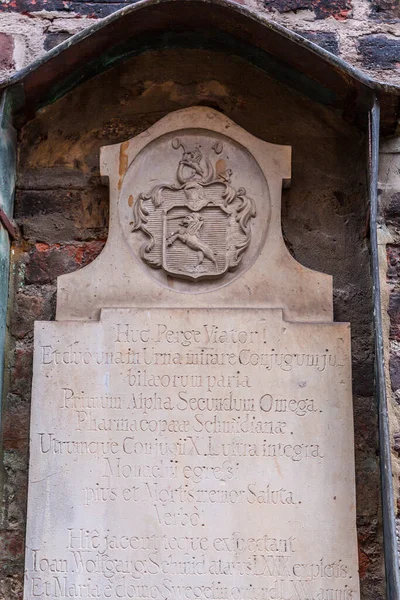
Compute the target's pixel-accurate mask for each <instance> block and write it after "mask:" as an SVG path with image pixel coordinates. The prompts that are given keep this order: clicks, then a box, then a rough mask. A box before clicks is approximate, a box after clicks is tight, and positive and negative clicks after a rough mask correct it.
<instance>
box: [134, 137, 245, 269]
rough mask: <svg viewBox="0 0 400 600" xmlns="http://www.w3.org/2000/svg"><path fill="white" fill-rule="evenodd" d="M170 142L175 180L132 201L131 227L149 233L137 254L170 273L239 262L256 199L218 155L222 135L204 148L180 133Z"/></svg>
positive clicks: (221, 147) (229, 266)
mask: <svg viewBox="0 0 400 600" xmlns="http://www.w3.org/2000/svg"><path fill="white" fill-rule="evenodd" d="M172 147H173V149H174V150H175V151H176V152H179V153H180V157H179V156H177V169H176V175H175V178H176V179H175V182H171V183H162V184H159V185H156V186H154V187H153V188H152V189H151V190H150V192H148V193H141V194H140V195H139V197H138V198H137V199H136V201H135V202H134V204H133V220H132V223H131V224H132V232H136V231H139V230H140V231H142V232H143V233H144V234H146V236H148V238H149V239H148V240H146V241H145V242H144V243H143V245H142V246H141V248H140V256H141V258H142V259H143V260H144V261H145V262H146V263H147V264H148V265H150V266H151V267H153V268H157V269H161V268H162V269H164V271H165V272H166V273H168V274H169V275H171V276H173V277H179V278H185V279H190V280H193V281H199V280H201V279H211V278H215V277H220V276H222V275H223V274H224V273H226V272H227V271H232V270H234V269H236V268H237V267H238V266H239V264H240V262H241V260H242V257H243V253H244V252H245V250H246V248H248V246H249V244H250V239H251V220H252V219H253V218H254V217H255V216H256V208H255V203H254V201H253V200H252V198H249V197H248V196H247V194H246V190H245V189H244V188H242V187H241V188H238V189H235V188H234V187H233V186H232V184H231V177H232V172H231V170H230V169H228V168H226V164H225V161H224V160H222V159H219V160H218V155H220V154H221V152H222V150H223V144H222V142H221V141H215V142H214V143H213V144H212V146H211V147H210V148H209V149H208V152H206V153H205V152H203V150H202V148H201V146H200V145H196V146H194V147H192V148H188V144H187V143H185V141H184V140H182V139H180V138H175V139H174V140H173V141H172ZM212 158H214V161H215V162H213V160H212Z"/></svg>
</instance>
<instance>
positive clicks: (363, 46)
mask: <svg viewBox="0 0 400 600" xmlns="http://www.w3.org/2000/svg"><path fill="white" fill-rule="evenodd" d="M358 51H359V53H360V56H361V61H362V63H363V65H364V66H365V67H368V68H370V69H371V68H373V67H375V68H379V69H400V39H393V38H389V37H387V36H385V35H366V36H365V37H363V38H361V39H360V40H359V42H358Z"/></svg>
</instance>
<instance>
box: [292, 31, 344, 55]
mask: <svg viewBox="0 0 400 600" xmlns="http://www.w3.org/2000/svg"><path fill="white" fill-rule="evenodd" d="M298 33H300V35H302V36H303V37H305V38H306V39H307V40H310V42H314V44H317V45H318V46H321V48H324V50H327V51H328V52H331V53H332V54H339V42H338V36H337V34H336V33H334V32H331V31H299V32H298Z"/></svg>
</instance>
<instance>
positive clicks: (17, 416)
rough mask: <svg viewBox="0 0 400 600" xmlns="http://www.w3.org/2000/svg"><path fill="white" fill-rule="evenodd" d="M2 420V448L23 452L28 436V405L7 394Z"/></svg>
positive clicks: (15, 396) (24, 401)
mask: <svg viewBox="0 0 400 600" xmlns="http://www.w3.org/2000/svg"><path fill="white" fill-rule="evenodd" d="M2 418H3V444H4V448H5V449H7V450H11V449H12V450H25V449H26V447H27V444H28V435H29V419H30V403H29V402H28V401H27V400H24V399H22V398H21V397H20V396H18V395H16V394H8V396H7V398H6V401H5V402H4V407H3V416H2Z"/></svg>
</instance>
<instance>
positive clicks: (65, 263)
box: [25, 240, 104, 284]
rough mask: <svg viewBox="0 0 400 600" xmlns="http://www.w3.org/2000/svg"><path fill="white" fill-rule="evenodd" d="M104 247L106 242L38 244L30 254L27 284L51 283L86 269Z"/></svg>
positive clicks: (26, 276) (26, 277)
mask: <svg viewBox="0 0 400 600" xmlns="http://www.w3.org/2000/svg"><path fill="white" fill-rule="evenodd" d="M103 246H104V241H100V240H97V241H93V242H87V243H85V244H76V245H72V244H69V245H65V246H61V245H60V244H53V245H48V244H36V245H35V247H34V249H33V250H32V251H31V252H30V254H29V260H28V264H27V267H26V275H25V279H26V283H28V284H45V283H51V282H53V281H55V280H56V278H57V277H58V276H59V275H63V274H64V273H72V272H73V271H76V270H77V269H80V268H81V267H85V266H86V265H88V264H89V263H90V262H92V260H94V259H95V258H96V256H98V254H100V252H101V250H102V248H103Z"/></svg>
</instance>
